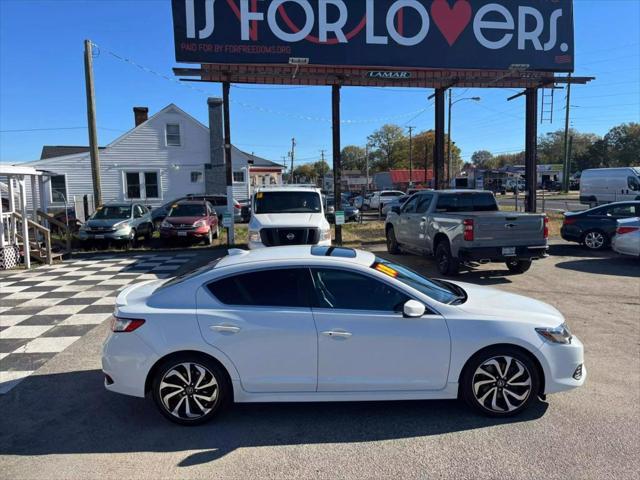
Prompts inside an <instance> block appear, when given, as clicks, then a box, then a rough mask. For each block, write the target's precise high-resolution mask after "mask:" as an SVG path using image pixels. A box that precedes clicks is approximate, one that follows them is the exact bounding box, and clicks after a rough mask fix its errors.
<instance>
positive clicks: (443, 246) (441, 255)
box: [435, 240, 460, 276]
mask: <svg viewBox="0 0 640 480" xmlns="http://www.w3.org/2000/svg"><path fill="white" fill-rule="evenodd" d="M435 257H436V264H437V266H438V271H439V272H440V273H441V274H442V275H449V276H455V275H458V273H460V261H459V260H458V259H457V258H453V255H452V254H451V247H450V246H449V242H447V241H445V240H443V241H441V242H440V243H438V246H437V247H436V254H435Z"/></svg>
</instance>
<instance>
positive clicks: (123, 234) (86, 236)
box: [78, 228, 131, 242]
mask: <svg viewBox="0 0 640 480" xmlns="http://www.w3.org/2000/svg"><path fill="white" fill-rule="evenodd" d="M130 235H131V229H129V228H125V229H121V230H116V231H115V232H87V231H83V230H80V231H79V232H78V238H79V239H80V241H82V242H88V241H89V240H98V241H99V240H112V241H116V242H118V241H125V240H129V237H130Z"/></svg>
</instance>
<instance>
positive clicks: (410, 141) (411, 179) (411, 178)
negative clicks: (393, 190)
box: [407, 127, 416, 187]
mask: <svg viewBox="0 0 640 480" xmlns="http://www.w3.org/2000/svg"><path fill="white" fill-rule="evenodd" d="M407 128H408V129H409V186H410V187H413V129H414V128H416V127H407Z"/></svg>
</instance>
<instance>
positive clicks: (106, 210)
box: [91, 205, 131, 220]
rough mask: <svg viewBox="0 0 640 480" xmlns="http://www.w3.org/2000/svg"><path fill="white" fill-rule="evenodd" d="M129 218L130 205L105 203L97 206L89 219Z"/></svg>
mask: <svg viewBox="0 0 640 480" xmlns="http://www.w3.org/2000/svg"><path fill="white" fill-rule="evenodd" d="M127 218H131V205H105V206H104V207H100V208H98V210H96V213H94V214H93V215H92V217H91V220H124V219H127Z"/></svg>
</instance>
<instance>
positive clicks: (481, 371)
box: [472, 355, 532, 413]
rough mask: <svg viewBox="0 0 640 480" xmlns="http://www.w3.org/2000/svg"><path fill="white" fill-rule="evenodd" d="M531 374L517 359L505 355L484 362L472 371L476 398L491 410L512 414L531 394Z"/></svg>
mask: <svg viewBox="0 0 640 480" xmlns="http://www.w3.org/2000/svg"><path fill="white" fill-rule="evenodd" d="M531 387H532V385H531V373H530V372H529V370H528V369H527V367H526V366H525V365H524V364H523V363H522V362H521V361H520V360H518V359H517V358H513V357H510V356H506V355H501V356H498V357H492V358H490V359H488V360H486V361H485V362H483V363H482V364H481V365H480V366H479V367H478V368H477V369H476V371H475V373H474V374H473V380H472V388H473V395H474V397H475V399H476V401H477V402H478V403H479V404H480V406H482V407H483V408H485V409H486V410H489V411H490V412H493V413H511V412H513V411H515V410H517V409H518V408H520V407H522V405H524V403H525V402H526V401H527V399H528V398H529V396H530V395H531Z"/></svg>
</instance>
